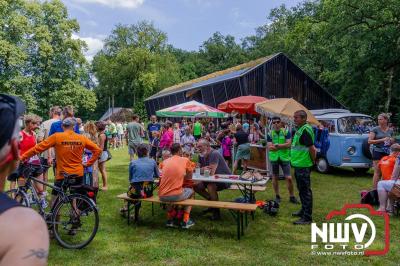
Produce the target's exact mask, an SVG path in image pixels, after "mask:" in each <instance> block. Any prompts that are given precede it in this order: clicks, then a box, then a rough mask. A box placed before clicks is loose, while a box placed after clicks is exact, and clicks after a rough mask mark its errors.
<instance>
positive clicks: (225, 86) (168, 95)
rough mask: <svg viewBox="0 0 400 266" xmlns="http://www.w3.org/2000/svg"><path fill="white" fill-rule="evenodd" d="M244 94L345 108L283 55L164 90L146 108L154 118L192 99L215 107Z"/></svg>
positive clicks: (260, 59) (215, 73)
mask: <svg viewBox="0 0 400 266" xmlns="http://www.w3.org/2000/svg"><path fill="white" fill-rule="evenodd" d="M242 95H257V96H263V97H266V98H268V99H273V98H282V97H286V98H294V99H295V100H297V101H299V102H300V103H302V104H303V105H304V106H306V107H307V108H309V109H326V108H343V106H342V104H341V103H339V102H338V101H337V100H336V99H335V98H334V97H333V96H332V95H331V94H330V93H328V92H327V91H326V90H325V89H324V88H322V87H321V86H320V85H319V84H318V83H317V82H316V81H314V80H313V79H311V78H310V77H309V76H308V75H307V74H306V73H305V72H304V71H303V70H301V69H300V68H299V67H298V66H297V65H295V64H294V63H293V62H292V61H291V60H290V59H289V58H288V57H287V56H286V55H284V54H283V53H278V54H275V55H271V56H267V57H263V58H259V59H257V60H254V61H250V62H248V63H244V64H241V65H238V66H235V67H232V68H229V69H226V70H222V71H218V72H214V73H211V74H208V75H206V76H203V77H200V78H197V79H193V80H189V81H186V82H183V83H180V84H177V85H174V86H171V87H168V88H165V89H163V90H161V91H160V92H158V93H156V94H154V95H153V96H151V97H149V98H147V99H146V100H145V105H146V110H147V113H148V114H149V115H153V114H155V112H156V111H158V110H160V109H163V108H166V107H169V106H173V105H176V104H179V103H183V102H186V101H190V100H196V101H199V102H202V103H204V104H207V105H210V106H213V107H216V106H218V104H220V103H222V102H224V101H227V100H229V99H232V98H236V97H238V96H242Z"/></svg>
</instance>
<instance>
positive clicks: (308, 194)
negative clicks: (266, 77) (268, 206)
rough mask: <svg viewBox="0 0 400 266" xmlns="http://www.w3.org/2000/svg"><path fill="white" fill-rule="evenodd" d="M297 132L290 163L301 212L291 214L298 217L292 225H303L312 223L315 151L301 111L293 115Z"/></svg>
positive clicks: (311, 132) (310, 131)
mask: <svg viewBox="0 0 400 266" xmlns="http://www.w3.org/2000/svg"><path fill="white" fill-rule="evenodd" d="M294 123H295V124H296V127H297V131H296V133H295V134H294V136H293V141H292V147H291V154H290V156H291V158H290V162H291V164H292V167H293V168H294V176H295V178H296V183H297V189H298V190H299V196H300V201H301V210H300V211H298V212H296V213H293V214H292V215H293V216H297V217H300V219H299V220H297V221H295V222H293V223H294V224H298V225H303V224H310V223H311V222H312V204H313V196H312V191H311V178H310V174H311V167H312V166H313V165H314V163H315V159H316V156H317V150H316V149H315V146H314V139H315V137H314V131H313V129H312V127H311V126H310V125H309V124H308V123H307V113H306V112H305V111H303V110H299V111H296V112H295V113H294Z"/></svg>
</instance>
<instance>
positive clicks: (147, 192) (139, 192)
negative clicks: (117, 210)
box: [126, 181, 154, 199]
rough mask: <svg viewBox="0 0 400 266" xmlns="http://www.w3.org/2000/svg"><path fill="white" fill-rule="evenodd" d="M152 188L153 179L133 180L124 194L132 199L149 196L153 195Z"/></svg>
mask: <svg viewBox="0 0 400 266" xmlns="http://www.w3.org/2000/svg"><path fill="white" fill-rule="evenodd" d="M153 190H154V182H153V181H143V182H133V183H131V185H130V187H129V189H128V192H127V193H126V194H127V195H128V197H130V198H132V199H140V198H150V197H152V196H153Z"/></svg>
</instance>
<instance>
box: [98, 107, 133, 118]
mask: <svg viewBox="0 0 400 266" xmlns="http://www.w3.org/2000/svg"><path fill="white" fill-rule="evenodd" d="M132 115H133V111H132V109H129V108H122V107H114V108H109V109H108V110H107V112H105V113H104V114H103V116H102V117H101V118H100V119H99V121H105V120H108V119H111V120H112V121H130V120H131V118H132Z"/></svg>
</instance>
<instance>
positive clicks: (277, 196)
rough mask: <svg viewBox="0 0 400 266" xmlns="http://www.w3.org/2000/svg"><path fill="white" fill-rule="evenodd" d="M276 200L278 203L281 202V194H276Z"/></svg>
mask: <svg viewBox="0 0 400 266" xmlns="http://www.w3.org/2000/svg"><path fill="white" fill-rule="evenodd" d="M275 201H276V202H277V203H281V196H279V195H276V197H275Z"/></svg>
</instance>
